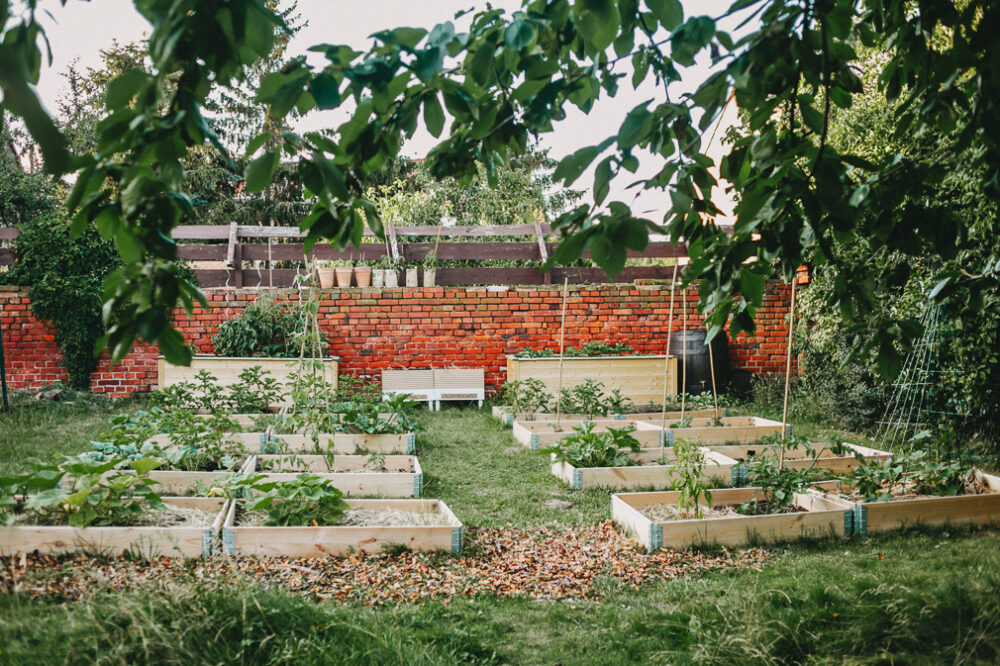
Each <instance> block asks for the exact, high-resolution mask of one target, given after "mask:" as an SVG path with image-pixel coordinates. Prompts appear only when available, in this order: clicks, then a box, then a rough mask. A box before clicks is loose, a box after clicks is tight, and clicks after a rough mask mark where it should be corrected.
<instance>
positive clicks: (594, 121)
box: [38, 0, 735, 221]
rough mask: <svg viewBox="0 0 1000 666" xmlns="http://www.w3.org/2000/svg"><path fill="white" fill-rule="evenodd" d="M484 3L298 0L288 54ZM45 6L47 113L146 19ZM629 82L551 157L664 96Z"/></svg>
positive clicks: (641, 206) (560, 133) (571, 115)
mask: <svg viewBox="0 0 1000 666" xmlns="http://www.w3.org/2000/svg"><path fill="white" fill-rule="evenodd" d="M731 2H732V0H683V4H684V6H685V14H686V16H691V15H699V14H701V15H709V16H719V15H721V14H722V13H723V12H724V11H725V10H726V9H727V8H728V6H729V5H730V4H731ZM492 4H493V6H494V7H495V8H503V9H506V10H508V11H513V10H515V9H517V8H519V7H520V4H521V3H520V2H519V1H518V0H494V1H493V3H492ZM484 6H485V3H484V2H481V1H477V0H363V1H358V0H299V13H300V14H301V15H302V19H303V20H305V21H307V22H308V25H306V26H305V27H304V28H303V29H302V30H300V31H299V33H298V34H297V35H296V36H295V38H294V40H293V41H292V43H291V45H290V48H289V55H298V54H302V53H305V52H306V49H307V48H308V47H309V46H312V45H314V44H319V43H331V44H342V43H343V44H349V45H351V46H353V47H354V48H356V49H358V50H361V49H363V48H366V47H367V46H369V45H370V43H371V40H370V39H368V35H371V34H372V33H374V32H377V31H379V30H382V29H385V28H393V27H399V26H413V27H424V28H431V27H433V26H434V25H435V24H437V23H440V22H443V21H447V20H452V17H453V15H454V14H455V12H456V11H459V10H463V9H469V8H470V7H476V8H477V9H478V8H483V7H484ZM47 8H48V9H49V11H50V12H51V14H52V16H51V18H49V17H44V18H43V19H42V21H43V23H44V25H45V27H46V32H47V34H48V37H49V41H50V43H51V44H52V51H53V63H52V66H51V67H50V68H48V69H45V70H43V72H42V76H41V80H40V82H39V86H38V88H39V92H40V94H41V96H42V99H43V101H44V103H45V104H46V106H47V107H48V108H49V110H50V111H54V110H55V109H56V100H57V99H58V97H59V96H60V94H61V93H62V91H63V90H64V87H65V79H64V78H63V77H61V76H60V75H59V74H60V73H61V72H64V71H65V70H66V68H67V66H68V65H69V64H70V63H71V62H73V60H79V63H80V65H81V66H83V67H97V66H99V65H100V64H101V63H100V50H101V49H105V48H107V47H109V46H111V44H112V41H113V40H116V39H117V40H118V41H119V42H130V41H139V40H141V39H143V37H144V36H145V35H146V34H147V33H148V29H149V25H148V24H147V23H146V21H145V20H144V19H143V18H142V17H141V16H140V15H139V13H138V12H136V10H135V8H134V7H133V5H132V3H131V2H130V1H127V0H92V1H91V2H79V1H75V2H74V1H72V0H71V1H70V2H69V3H68V4H67V5H66V6H65V7H61V6H60V5H59V3H58V2H56V1H55V0H48V2H47ZM459 27H460V28H461V25H459ZM322 60H323V59H322V57H321V56H319V55H318V54H310V62H312V63H313V64H316V65H321V64H322ZM625 64H627V62H626V63H625ZM623 71H626V70H624V69H623ZM707 71H708V68H707V65H706V64H704V63H698V64H696V65H695V66H694V67H691V68H689V69H687V70H684V71H682V75H683V76H684V80H683V81H682V82H680V83H679V84H676V85H675V86H674V87H673V88H672V89H671V94H672V96H673V97H674V98H675V99H676V98H677V96H678V95H679V94H680V93H682V92H684V91H685V90H691V89H693V88H694V87H696V86H697V84H698V83H700V82H701V81H702V80H703V79H704V78H705V75H706V72H707ZM627 81H628V79H627V78H626V79H623V80H622V85H621V87H620V90H619V93H618V96H617V97H615V98H602V100H601V102H599V103H598V104H596V105H595V106H594V108H593V109H592V110H591V112H590V114H589V115H586V114H584V113H582V112H581V111H579V110H578V109H576V108H575V107H573V106H572V105H571V104H567V105H566V109H567V118H566V119H565V120H564V121H562V122H560V123H558V124H557V125H556V126H555V127H556V129H555V131H554V132H552V133H550V134H547V135H543V137H542V139H541V143H542V146H544V147H547V148H549V149H550V154H551V156H552V157H554V158H557V159H558V158H561V157H563V156H565V155H567V154H569V153H571V152H573V151H575V150H577V149H578V148H581V147H584V146H588V145H591V144H594V143H597V142H599V141H600V140H601V139H603V138H604V137H606V136H608V135H609V134H611V133H613V132H615V131H616V130H617V127H618V125H619V124H620V123H621V120H622V119H623V118H624V116H625V114H626V113H627V112H628V111H629V110H630V109H632V108H633V107H634V106H635V105H636V104H638V103H640V102H643V101H645V100H648V99H654V100H662V98H663V90H662V88H659V89H658V88H655V87H654V86H653V84H652V80H651V79H649V80H647V82H645V83H644V84H643V85H642V86H640V88H639V89H638V90H632V89H631V86H630V84H628V83H627ZM734 119H735V110H734V109H733V108H732V107H730V109H728V110H727V113H726V114H725V116H724V118H723V121H722V122H723V126H722V127H720V129H719V132H718V136H717V137H716V140H715V143H714V144H713V146H712V149H710V151H709V153H710V154H714V156H717V155H718V154H720V153H721V150H720V146H719V138H720V137H721V136H722V134H723V133H724V130H725V126H726V125H728V124H732V122H734ZM341 121H342V119H341V118H338V117H336V116H333V117H330V116H329V115H327V116H325V117H324V116H316V114H310V116H307V117H306V118H305V119H303V126H309V127H315V126H321V125H328V126H330V125H332V126H336V125H337V124H339V122H341ZM710 133H711V132H709V134H710ZM433 145H434V139H433V137H431V136H430V135H429V134H428V133H426V132H418V134H417V135H416V136H415V137H414V138H413V140H412V141H410V142H409V143H407V144H406V145H405V146H404V149H403V152H404V153H405V154H407V155H410V156H421V155H423V154H425V153H426V152H427V151H428V150H429V148H430V147H431V146H433ZM640 162H641V163H642V164H643V166H641V167H640V170H639V172H638V173H637V176H638V177H642V176H646V177H648V176H651V175H653V174H655V173H656V172H657V171H658V169H659V168H660V167H661V166H662V164H661V163H660V161H659V159H655V160H654V159H646V160H643V159H642V156H641V155H640ZM632 180H634V179H633V178H631V174H628V173H625V174H624V175H623V176H621V177H619V178H618V179H616V181H615V182H614V183H613V185H612V189H611V194H610V195H609V197H608V201H613V200H620V201H625V202H626V203H630V204H632V205H633V212H635V213H636V214H641V213H646V214H647V215H648V216H649V217H650V218H651V219H654V220H656V221H659V220H660V219H661V218H662V215H663V211H664V210H665V209H666V208H667V207H668V204H667V197H666V194H665V193H662V192H645V193H643V194H642V195H641V196H640V197H639V199H637V200H635V201H633V199H634V192H635V191H636V190H635V189H633V190H629V191H625V187H626V186H627V185H628V184H629V183H630V182H631V181H632ZM592 182H593V175H592V171H588V172H587V173H585V174H584V175H583V176H582V177H581V179H580V180H578V181H577V182H576V183H575V185H574V187H576V188H578V189H588V190H589V188H590V186H591V184H592ZM719 194H720V193H719V192H717V193H716V201H717V203H719V202H720V201H721V200H722V197H720V196H719ZM722 207H723V208H725V207H726V206H725V205H723V206H722Z"/></svg>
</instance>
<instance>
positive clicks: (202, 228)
mask: <svg viewBox="0 0 1000 666" xmlns="http://www.w3.org/2000/svg"><path fill="white" fill-rule="evenodd" d="M229 228H230V225H228V224H215V225H207V224H205V225H203V224H181V225H178V226H176V227H174V228H173V230H172V231H171V232H170V235H171V237H173V238H174V240H229Z"/></svg>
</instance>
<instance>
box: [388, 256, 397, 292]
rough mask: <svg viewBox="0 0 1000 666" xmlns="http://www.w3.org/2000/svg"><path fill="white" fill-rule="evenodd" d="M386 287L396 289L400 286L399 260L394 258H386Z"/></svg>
mask: <svg viewBox="0 0 1000 666" xmlns="http://www.w3.org/2000/svg"><path fill="white" fill-rule="evenodd" d="M385 260H386V268H385V286H386V287H388V288H390V289H395V288H396V287H398V286H399V260H398V259H393V258H392V257H388V256H387V257H385Z"/></svg>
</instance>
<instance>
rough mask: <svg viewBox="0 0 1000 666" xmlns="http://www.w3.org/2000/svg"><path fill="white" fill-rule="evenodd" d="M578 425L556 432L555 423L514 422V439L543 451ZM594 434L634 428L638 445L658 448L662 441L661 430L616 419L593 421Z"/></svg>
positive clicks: (532, 448)
mask: <svg viewBox="0 0 1000 666" xmlns="http://www.w3.org/2000/svg"><path fill="white" fill-rule="evenodd" d="M578 423H580V422H579V421H570V422H567V423H563V424H561V425H560V428H561V430H556V423H555V421H515V422H514V430H513V432H514V439H516V440H517V441H518V442H520V443H521V444H524V445H525V446H527V447H528V448H530V449H531V450H532V451H537V450H539V449H544V448H545V447H547V446H552V445H553V444H556V443H557V442H559V440H561V439H562V438H563V437H566V436H567V435H571V434H573V426H575V425H577V424H578ZM593 423H594V432H603V431H606V430H607V429H608V428H627V427H629V426H635V427H636V428H637V430H636V431H635V432H633V433H632V436H633V437H635V438H636V440H638V442H639V444H640V445H642V446H644V447H646V448H652V447H654V446H659V445H660V441H661V439H662V432H663V431H662V430H660V429H659V428H647V429H643V428H642V426H643V425H646V424H644V423H643V422H641V421H620V420H617V419H601V420H599V421H598V420H595V421H593Z"/></svg>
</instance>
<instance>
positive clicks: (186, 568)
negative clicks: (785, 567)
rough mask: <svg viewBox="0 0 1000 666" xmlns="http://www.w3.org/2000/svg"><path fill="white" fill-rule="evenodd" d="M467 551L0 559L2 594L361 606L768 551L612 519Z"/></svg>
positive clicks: (479, 536)
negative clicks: (645, 536) (263, 594)
mask: <svg viewBox="0 0 1000 666" xmlns="http://www.w3.org/2000/svg"><path fill="white" fill-rule="evenodd" d="M466 552H467V553H469V555H466V556H461V557H451V556H447V555H442V554H432V553H403V554H396V555H388V554H382V555H366V554H364V553H360V554H356V555H349V556H347V557H328V558H315V559H292V558H250V557H247V558H225V557H214V558H208V559H205V560H188V561H185V560H183V559H170V558H161V559H157V560H152V561H131V560H126V559H124V558H112V559H107V558H102V559H94V558H90V557H85V556H66V557H56V556H31V555H27V556H25V555H18V556H14V557H4V558H0V589H2V590H3V591H4V592H7V593H12V592H13V593H21V594H29V595H33V596H54V597H60V598H69V599H79V598H83V597H86V596H89V595H91V594H94V593H95V592H98V591H101V590H107V589H114V590H132V589H138V588H142V587H147V588H148V587H154V588H155V587H161V588H166V587H170V586H173V585H177V584H183V583H199V584H204V583H209V584H212V583H214V584H227V583H228V584H232V583H240V582H249V583H253V584H256V585H258V586H260V587H263V588H265V589H270V590H283V591H287V592H292V593H295V594H299V595H302V596H304V597H309V598H313V599H330V600H336V601H342V602H353V603H361V604H366V605H381V604H393V603H399V602H415V601H423V600H428V599H441V600H444V601H445V602H447V601H448V600H449V599H450V598H451V597H455V596H470V597H471V596H477V595H482V594H485V595H496V596H500V597H513V596H527V597H531V598H537V599H547V600H557V599H582V600H598V595H597V593H596V592H595V588H594V583H595V582H596V581H597V579H598V578H599V577H601V576H610V577H612V578H613V579H616V580H617V581H618V582H619V583H621V584H624V585H628V586H632V587H635V588H638V586H639V585H642V584H643V583H646V582H649V581H655V580H664V579H671V578H677V577H678V576H683V575H692V574H702V573H708V572H714V571H721V570H724V569H744V568H753V569H757V570H759V567H760V565H761V564H762V563H763V562H764V561H765V560H767V559H768V558H769V557H771V556H770V554H769V553H767V551H765V550H763V549H759V548H752V549H747V550H722V551H720V552H718V553H715V554H704V553H698V552H680V551H673V550H661V551H658V552H656V553H651V554H647V553H644V552H640V551H638V550H637V549H636V544H635V542H634V541H632V540H629V539H626V538H625V537H623V536H622V535H620V534H619V533H618V532H617V531H616V530H615V528H614V524H613V523H612V522H611V521H604V522H602V523H600V524H598V525H588V526H583V527H566V526H556V527H540V528H531V529H475V528H473V529H470V530H469V533H468V535H467V538H466Z"/></svg>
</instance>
